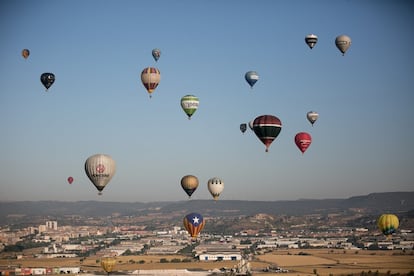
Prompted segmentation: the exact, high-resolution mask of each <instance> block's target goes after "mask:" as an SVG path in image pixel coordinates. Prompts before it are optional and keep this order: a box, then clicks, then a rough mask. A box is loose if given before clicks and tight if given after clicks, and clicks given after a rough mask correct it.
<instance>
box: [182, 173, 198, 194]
mask: <svg viewBox="0 0 414 276" xmlns="http://www.w3.org/2000/svg"><path fill="white" fill-rule="evenodd" d="M181 187H182V188H183V190H184V191H185V193H186V194H187V195H188V197H189V198H190V197H191V195H192V194H193V193H194V192H195V190H197V187H198V178H197V177H196V176H194V175H186V176H183V177H182V178H181Z"/></svg>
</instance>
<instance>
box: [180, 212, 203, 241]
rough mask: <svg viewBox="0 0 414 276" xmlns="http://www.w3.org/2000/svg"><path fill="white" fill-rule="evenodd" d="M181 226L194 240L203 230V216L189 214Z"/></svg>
mask: <svg viewBox="0 0 414 276" xmlns="http://www.w3.org/2000/svg"><path fill="white" fill-rule="evenodd" d="M183 224H184V227H185V229H186V230H187V232H188V233H189V234H190V236H191V237H192V238H196V237H197V236H198V234H199V233H200V232H201V230H203V228H204V224H205V221H204V219H203V216H202V215H200V214H198V213H190V214H188V215H186V216H185V217H184V220H183Z"/></svg>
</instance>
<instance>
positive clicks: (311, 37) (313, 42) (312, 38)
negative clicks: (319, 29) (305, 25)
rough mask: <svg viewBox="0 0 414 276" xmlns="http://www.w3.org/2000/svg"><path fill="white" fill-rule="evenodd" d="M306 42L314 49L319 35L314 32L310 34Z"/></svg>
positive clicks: (306, 37)
mask: <svg viewBox="0 0 414 276" xmlns="http://www.w3.org/2000/svg"><path fill="white" fill-rule="evenodd" d="M305 42H306V44H308V46H309V48H311V49H313V47H315V45H316V43H317V42H318V36H317V35H314V34H308V35H307V36H305Z"/></svg>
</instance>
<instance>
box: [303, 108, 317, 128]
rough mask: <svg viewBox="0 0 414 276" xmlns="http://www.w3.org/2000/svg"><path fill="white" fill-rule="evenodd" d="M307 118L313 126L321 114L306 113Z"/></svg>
mask: <svg viewBox="0 0 414 276" xmlns="http://www.w3.org/2000/svg"><path fill="white" fill-rule="evenodd" d="M306 118H307V119H308V121H309V122H310V123H311V124H312V126H313V124H314V123H315V122H316V120H318V118H319V114H318V112H315V111H309V112H308V113H306Z"/></svg>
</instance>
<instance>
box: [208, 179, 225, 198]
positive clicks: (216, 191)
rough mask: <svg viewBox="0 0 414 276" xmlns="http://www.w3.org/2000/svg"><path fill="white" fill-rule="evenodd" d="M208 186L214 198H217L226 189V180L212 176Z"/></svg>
mask: <svg viewBox="0 0 414 276" xmlns="http://www.w3.org/2000/svg"><path fill="white" fill-rule="evenodd" d="M207 188H208V191H209V192H210V194H211V195H212V196H213V198H214V200H217V199H218V198H219V196H220V194H221V192H222V191H223V189H224V182H223V180H221V179H220V178H218V177H213V178H210V179H209V180H208V181H207Z"/></svg>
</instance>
